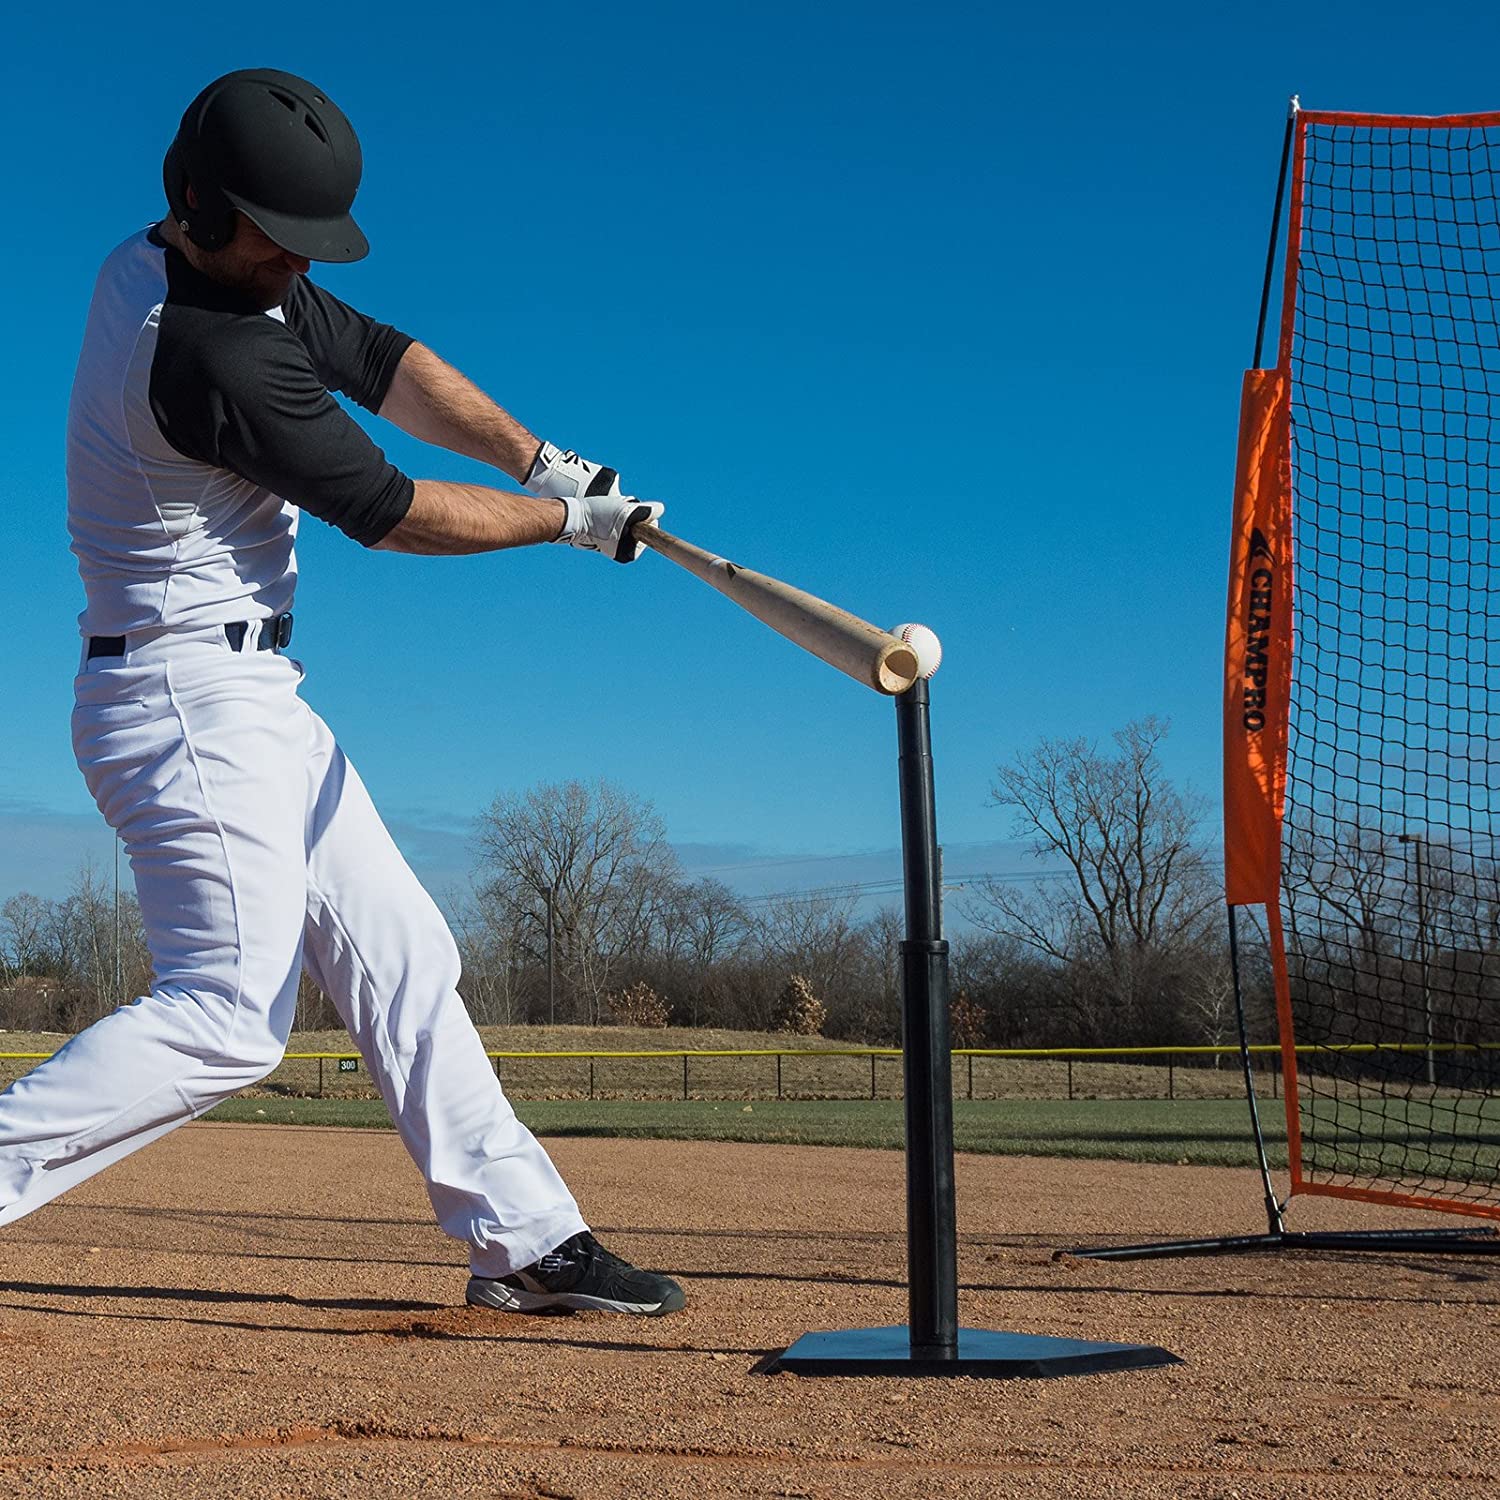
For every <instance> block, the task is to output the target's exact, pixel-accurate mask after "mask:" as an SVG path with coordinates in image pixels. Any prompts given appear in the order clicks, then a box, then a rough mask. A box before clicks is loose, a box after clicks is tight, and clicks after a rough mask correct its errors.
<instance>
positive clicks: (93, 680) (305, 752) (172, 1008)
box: [0, 627, 587, 1276]
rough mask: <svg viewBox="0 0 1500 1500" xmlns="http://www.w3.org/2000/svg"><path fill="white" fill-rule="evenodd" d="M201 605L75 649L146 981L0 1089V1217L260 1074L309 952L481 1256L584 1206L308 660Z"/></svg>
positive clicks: (521, 1249) (52, 1193) (578, 1223)
mask: <svg viewBox="0 0 1500 1500" xmlns="http://www.w3.org/2000/svg"><path fill="white" fill-rule="evenodd" d="M255 636H256V631H255V630H254V629H252V630H250V631H247V632H246V649H244V650H241V651H235V650H234V649H233V648H231V646H230V645H229V643H228V641H227V640H226V639H225V638H224V634H223V631H222V630H221V629H219V628H217V627H215V628H210V629H203V630H197V631H191V632H182V631H177V632H173V633H171V634H161V635H158V636H157V637H156V638H155V639H150V640H147V641H146V642H145V643H144V644H140V645H135V644H134V638H133V641H132V645H133V649H132V650H131V652H130V654H129V656H128V657H126V658H125V659H124V661H123V662H122V660H121V659H120V658H118V657H116V658H99V659H97V660H96V661H94V662H86V663H85V664H84V668H83V670H82V671H81V672H80V675H79V677H78V680H77V682H76V684H75V688H76V707H75V710H74V715H73V744H74V750H75V752H76V754H77V756H78V763H79V765H80V767H81V768H82V770H83V773H84V777H85V779H86V780H87V781H88V784H89V789H90V791H91V792H92V793H93V794H94V799H95V801H96V802H97V803H98V804H99V809H100V811H101V812H102V813H103V814H104V817H105V819H106V821H107V822H108V823H109V824H110V826H111V827H112V828H114V829H115V830H117V832H118V833H119V834H120V836H121V838H122V840H123V841H124V844H125V848H126V850H127V852H128V854H129V856H130V865H131V869H132V870H133V872H134V874H135V883H136V891H137V894H138V895H139V898H140V904H141V915H142V917H143V918H144V921H145V928H146V937H147V941H148V943H149V946H150V951H151V957H152V961H153V965H154V970H155V980H154V983H153V987H152V991H151V993H150V994H149V995H145V996H142V997H141V998H140V999H138V1000H134V1001H132V1002H131V1003H130V1004H128V1005H123V1006H121V1007H120V1008H119V1009H118V1010H116V1011H115V1012H113V1014H111V1015H108V1016H105V1017H104V1018H103V1019H102V1020H100V1021H98V1022H96V1023H95V1024H94V1025H93V1026H90V1027H89V1028H88V1030H86V1031H84V1032H82V1033H80V1034H79V1035H78V1036H76V1037H74V1038H73V1039H72V1040H71V1041H69V1042H68V1043H67V1045H66V1046H64V1047H63V1048H62V1050H61V1051H60V1052H58V1054H57V1055H56V1056H55V1057H53V1058H51V1059H50V1060H49V1061H47V1062H45V1063H43V1064H42V1065H41V1066H39V1067H38V1068H36V1069H35V1070H33V1071H32V1072H31V1073H29V1074H27V1075H26V1076H25V1077H24V1078H21V1079H20V1080H18V1081H17V1082H16V1083H15V1084H13V1085H12V1086H11V1087H10V1088H9V1089H7V1090H6V1091H5V1093H4V1094H0V1224H6V1223H9V1222H11V1221H12V1220H14V1219H18V1218H20V1217H21V1216H22V1215H23V1214H27V1213H29V1212H30V1211H31V1210H32V1209H34V1208H37V1207H39V1206H40V1205H41V1204H43V1203H46V1202H47V1201H48V1200H49V1199H51V1198H54V1197H56V1196H57V1194H59V1193H61V1192H63V1191H65V1190H66V1189H67V1188H70V1187H72V1186H73V1185H74V1184H75V1183H78V1182H82V1181H83V1180H84V1179H85V1178H87V1177H90V1176H92V1175H93V1174H94V1173H95V1172H97V1171H99V1170H100V1169H101V1168H103V1167H106V1166H108V1165H109V1164H110V1163H111V1162H114V1161H118V1160H119V1159H120V1158H121V1157H123V1156H126V1155H127V1154H128V1153H130V1152H131V1151H134V1150H136V1149H137V1148H138V1147H141V1146H144V1145H146V1144H147V1142H149V1141H153V1140H155V1139H157V1138H158V1137H159V1136H162V1135H165V1134H166V1132H167V1131H169V1130H171V1129H173V1128H174V1127H176V1126H178V1125H180V1124H182V1123H183V1122H184V1121H186V1120H190V1119H192V1118H194V1117H195V1116H197V1115H200V1114H202V1113H203V1112H204V1111H205V1110H207V1109H210V1108H212V1106H213V1105H215V1104H217V1103H218V1102H219V1101H220V1100H221V1099H223V1098H224V1097H225V1096H226V1095H228V1094H232V1093H234V1091H235V1090H236V1089H241V1088H244V1087H246V1086H247V1085H249V1084H253V1083H255V1082H257V1081H258V1080H259V1079H261V1078H263V1077H265V1075H266V1074H267V1073H269V1072H270V1071H271V1070H272V1069H273V1068H274V1067H275V1066H276V1065H277V1063H278V1062H279V1061H280V1059H281V1056H282V1052H283V1051H284V1049H285V1047H286V1041H287V1036H288V1033H289V1032H290V1030H291V1026H292V1017H293V1013H294V1011H295V1008H296V998H297V981H298V977H299V975H300V974H301V972H302V969H303V967H304V966H306V968H307V970H308V972H309V973H310V974H311V975H312V976H313V978H314V979H315V980H316V981H317V983H318V984H319V985H320V986H321V987H322V988H323V989H324V990H325V991H326V992H327V994H328V995H329V997H330V998H331V999H332V1001H333V1003H334V1005H335V1006H336V1007H337V1008H338V1012H339V1015H340V1016H341V1017H342V1019H343V1021H344V1024H345V1025H346V1026H347V1027H348V1029H349V1035H350V1036H351V1037H352V1038H353V1040H354V1042H355V1045H356V1046H357V1047H358V1048H359V1051H360V1054H361V1055H362V1056H363V1058H364V1060H365V1062H366V1064H367V1065H368V1067H369V1069H370V1072H371V1073H372V1074H373V1075H374V1077H375V1079H376V1080H377V1082H378V1083H379V1086H380V1091H381V1094H382V1095H383V1096H384V1098H385V1102H386V1106H387V1108H388V1109H389V1110H390V1113H391V1118H392V1120H393V1121H394V1122H395V1125H396V1128H397V1130H398V1131H399V1132H400V1134H401V1139H402V1140H403V1141H404V1142H405V1144H406V1148H407V1150H408V1151H409V1152H410V1153H411V1156H412V1158H413V1160H414V1161H415V1162H416V1164H417V1167H418V1168H419V1169H420V1171H421V1173H422V1175H423V1177H424V1178H425V1179H426V1181H427V1191H428V1195H429V1197H430V1198H431V1200H432V1206H433V1210H434V1212H435V1213H436V1215H437V1220H438V1223H439V1224H441V1225H442V1227H443V1229H444V1230H446V1231H447V1232H448V1233H449V1234H450V1235H453V1236H454V1237H455V1238H457V1239H461V1240H464V1241H467V1243H468V1244H469V1246H470V1262H471V1265H472V1268H473V1270H474V1272H475V1273H476V1274H477V1275H481V1276H502V1275H505V1274H507V1273H508V1272H510V1271H513V1270H518V1269H520V1268H521V1267H523V1266H528V1265H530V1264H532V1263H533V1262H534V1261H536V1260H538V1259H539V1258H540V1257H541V1256H542V1255H544V1254H546V1252H547V1251H548V1250H551V1249H553V1248H554V1247H555V1246H556V1245H558V1244H560V1243H561V1242H562V1241H563V1240H565V1239H567V1238H568V1237H569V1236H570V1235H572V1234H575V1233H577V1232H578V1231H579V1230H581V1229H584V1228H586V1227H587V1226H586V1225H585V1223H584V1221H583V1219H582V1218H581V1217H580V1215H579V1212H578V1207H577V1205H576V1204H575V1203H574V1201H573V1198H572V1196H571V1194H570V1193H569V1192H568V1190H567V1188H566V1186H565V1185H564V1184H563V1181H562V1178H561V1177H560V1176H559V1174H558V1172H557V1169H556V1168H555V1167H554V1166H553V1164H552V1162H551V1160H550V1159H549V1157H548V1156H547V1154H546V1152H545V1151H543V1149H542V1147H541V1146H540V1145H539V1144H538V1143H537V1141H536V1139H535V1137H533V1136H532V1134H531V1132H530V1131H529V1130H527V1129H526V1127H525V1126H524V1125H522V1124H521V1123H520V1121H519V1120H517V1119H516V1116H515V1112H514V1111H513V1110H512V1109H511V1106H510V1104H509V1102H508V1101H507V1099H506V1098H505V1095H504V1093H503V1092H502V1091H501V1088H500V1085H499V1082H498V1081H497V1080H496V1078H495V1075H494V1073H493V1072H492V1071H491V1068H490V1064H489V1061H488V1059H487V1058H486V1057H485V1055H484V1050H483V1045H482V1043H481V1042H480V1040H479V1036H478V1033H477V1032H476V1031H475V1030H474V1027H473V1024H472V1023H471V1022H470V1020H469V1017H468V1013H467V1012H466V1011H465V1009H464V1006H463V1002H462V1001H461V1000H460V999H459V996H458V990H457V984H458V978H459V957H458V950H457V948H456V946H455V945H454V942H453V938H452V936H451V934H450V933H449V931H448V928H447V924H446V923H445V922H444V920H443V918H442V915H441V914H440V913H439V911H438V909H437V907H436V906H435V905H434V904H433V902H432V900H431V898H430V897H429V896H428V895H427V893H426V891H424V890H423V889H422V887H421V885H420V884H418V882H417V879H416V877H415V876H414V875H413V874H412V872H411V870H410V869H408V867H407V865H406V862H405V860H404V859H403V858H402V857H401V854H400V852H399V851H398V850H397V848H396V846H395V844H394V842H393V841H392V840H391V837H390V835H389V833H387V832H386V829H385V827H384V825H383V824H382V823H381V821H380V817H379V815H378V814H377V813H376V811H375V808H374V805H373V804H372V803H371V801H370V798H369V795H368V794H367V793H366V791H365V789H364V787H363V785H362V784H361V783H360V780H359V777H358V776H357V775H356V774H355V771H354V767H353V766H351V765H350V764H349V762H348V761H347V760H346V759H345V758H344V755H343V752H342V751H341V750H340V749H339V747H338V745H337V744H336V743H335V741H334V738H333V735H332V734H331V733H330V732H329V730H328V727H327V725H325V724H324V723H323V721H322V720H321V719H320V718H319V717H318V716H317V715H316V714H315V713H313V711H312V710H311V709H310V708H308V706H307V705H306V704H305V703H304V702H303V701H302V699H301V698H300V697H299V696H298V691H297V690H298V685H299V683H300V681H301V675H302V674H301V669H300V667H299V666H298V665H297V664H296V663H294V662H292V661H290V660H289V659H287V658H286V657H283V656H277V655H275V654H273V653H272V652H269V651H257V650H255V649H254V641H255Z"/></svg>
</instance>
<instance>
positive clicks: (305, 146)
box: [162, 68, 370, 261]
mask: <svg viewBox="0 0 1500 1500" xmlns="http://www.w3.org/2000/svg"><path fill="white" fill-rule="evenodd" d="M363 167H364V160H363V157H362V156H361V155H360V150H359V140H358V138H357V137H356V136H355V134H354V128H353V126H351V125H350V124H349V121H348V120H347V119H346V118H345V117H344V112H343V111H342V110H341V109H340V108H339V107H338V106H337V105H336V104H335V103H334V102H333V101H332V100H331V99H330V98H329V97H328V96H327V95H326V94H325V93H323V91H322V90H321V89H319V88H317V87H316V86H315V85H313V84H311V83H309V82H308V81H307V80H306V79H305V78H297V77H295V76H294V75H293V74H291V73H281V72H278V71H277V70H276V69H274V68H243V69H241V70H240V71H239V72H237V73H226V74H225V75H224V77H222V78H219V79H215V81H214V82H213V83H211V84H209V86H208V87H207V88H206V89H204V90H203V92H202V93H201V94H199V95H198V97H197V98H196V99H194V100H193V102H192V103H191V104H190V105H188V108H187V113H186V114H185V115H183V117H182V124H181V125H180V126H179V127H178V130H177V138H176V140H174V141H173V142H172V144H171V146H170V147H169V148H168V150H167V158H166V161H165V162H164V163H163V166H162V177H163V181H164V183H165V186H166V189H167V202H168V203H169V204H171V207H172V217H173V218H174V219H176V220H177V223H178V224H179V226H180V227H181V229H182V231H183V233H184V234H186V235H187V237H188V238H189V239H190V240H192V242H193V243H194V244H195V245H199V246H201V247H202V248H203V249H205V250H218V249H220V248H221V247H222V246H224V245H227V244H228V243H229V241H230V239H231V238H232V237H233V234H234V211H235V210H236V209H238V210H239V211H240V212H241V213H242V214H244V215H245V217H246V218H248V219H251V220H253V221H254V222H255V224H257V225H258V226H259V227H260V228H261V229H262V230H263V231H264V232H265V233H266V234H267V235H269V236H270V237H271V239H273V240H275V242H276V243H277V244H278V245H280V246H281V248H282V249H283V250H290V251H291V252H292V254H293V255H304V256H306V257H307V259H308V260H330V261H349V260H359V259H361V258H362V257H363V256H365V255H368V254H369V251H370V244H369V241H368V240H366V239H365V237H364V234H363V233H362V232H361V231H360V227H359V225H358V224H356V223H355V222H354V220H353V219H352V218H351V217H350V216H349V209H350V207H351V205H352V204H353V202H354V194H355V192H356V191H357V190H358V188H359V178H360V173H361V171H362V170H363ZM189 187H191V188H192V197H193V199H194V200H195V205H196V206H193V205H190V203H189V201H188V189H189Z"/></svg>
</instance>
